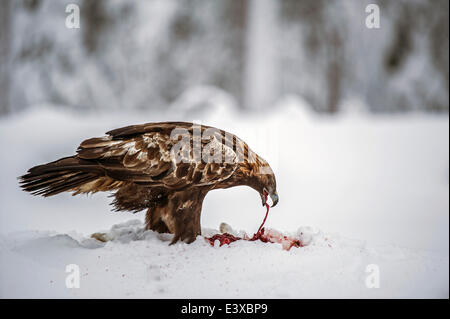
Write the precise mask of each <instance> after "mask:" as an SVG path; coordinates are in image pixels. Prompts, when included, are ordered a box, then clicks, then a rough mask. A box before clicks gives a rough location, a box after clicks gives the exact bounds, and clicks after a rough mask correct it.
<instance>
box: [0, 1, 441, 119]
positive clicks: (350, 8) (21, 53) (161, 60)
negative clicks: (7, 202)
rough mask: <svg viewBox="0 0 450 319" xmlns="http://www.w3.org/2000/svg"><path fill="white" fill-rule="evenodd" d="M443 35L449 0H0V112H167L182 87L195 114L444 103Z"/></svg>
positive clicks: (432, 107) (436, 107) (395, 108)
mask: <svg viewBox="0 0 450 319" xmlns="http://www.w3.org/2000/svg"><path fill="white" fill-rule="evenodd" d="M69 3H75V4H78V5H79V7H80V9H81V19H80V24H81V28H80V29H69V28H66V26H65V20H66V17H67V15H68V13H66V12H65V8H66V6H67V5H68V4H69ZM369 3H376V4H378V5H379V7H380V10H381V12H380V14H381V15H380V17H381V20H380V25H381V27H380V28H379V29H368V28H367V27H366V25H365V20H366V17H367V15H368V13H366V12H365V8H366V6H367V4H369ZM448 35H449V1H448V0H433V1H427V0H414V1H411V0H395V1H393V0H391V1H388V0H372V1H361V0H339V1H328V0H302V1H301V0H282V1H276V0H231V1H208V0H190V1H171V0H153V1H138V0H128V1H125V0H77V1H70V2H69V1H55V0H2V1H1V2H0V44H1V47H0V116H4V115H6V114H9V113H15V112H17V111H20V110H23V109H26V108H29V107H30V106H38V105H41V104H52V105H57V106H58V107H61V108H68V109H77V110H81V111H85V110H139V109H141V110H142V109H150V108H155V109H156V108H159V109H165V108H168V107H169V106H170V105H173V104H174V103H177V101H179V100H180V99H183V98H186V96H189V92H193V91H195V92H201V94H200V97H199V99H198V100H196V103H198V105H197V106H195V107H199V108H204V107H208V102H207V101H208V96H209V95H211V94H212V95H214V94H222V95H224V94H225V96H227V97H228V98H230V99H232V100H233V101H234V104H235V105H236V107H237V108H240V109H243V110H245V109H249V110H251V109H258V110H262V109H264V108H267V107H271V106H273V105H274V103H276V101H277V100H279V99H280V98H281V97H283V96H287V95H297V96H301V97H302V98H303V99H304V100H306V101H307V102H309V104H310V105H311V106H312V108H313V109H314V110H316V111H318V112H330V113H334V112H339V111H340V110H342V109H345V108H346V107H347V106H348V105H353V106H355V105H361V106H362V107H364V108H366V109H369V110H370V111H372V112H403V111H411V110H420V111H448V108H449V36H448ZM186 94H187V95H186ZM194 95H195V94H194Z"/></svg>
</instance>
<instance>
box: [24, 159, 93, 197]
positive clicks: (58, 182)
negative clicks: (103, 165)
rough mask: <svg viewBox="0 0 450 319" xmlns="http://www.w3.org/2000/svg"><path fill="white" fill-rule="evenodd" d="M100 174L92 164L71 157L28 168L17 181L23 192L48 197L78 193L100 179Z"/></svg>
mask: <svg viewBox="0 0 450 319" xmlns="http://www.w3.org/2000/svg"><path fill="white" fill-rule="evenodd" d="M100 173H101V172H100V171H99V169H98V167H97V168H96V167H95V166H94V165H92V163H89V162H87V161H83V160H80V159H78V158H76V157H74V156H72V157H65V158H62V159H59V160H57V161H54V162H50V163H47V164H44V165H39V166H35V167H33V168H30V169H29V170H28V173H27V174H25V175H23V176H20V177H19V180H20V184H21V185H20V186H21V188H22V189H23V190H24V191H27V192H30V193H31V194H33V195H42V196H44V197H48V196H53V195H56V194H59V193H61V192H65V191H76V192H79V188H80V187H82V186H83V185H84V184H86V183H89V182H92V181H94V180H96V179H98V178H99V177H101V175H100Z"/></svg>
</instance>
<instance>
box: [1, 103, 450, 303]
mask: <svg viewBox="0 0 450 319" xmlns="http://www.w3.org/2000/svg"><path fill="white" fill-rule="evenodd" d="M227 104H228V101H226V99H225V98H224V101H222V103H218V105H217V106H216V107H212V108H210V109H209V111H207V112H204V111H198V112H196V110H195V109H192V110H188V111H186V110H184V109H182V108H177V105H174V106H173V108H172V109H170V110H168V111H167V112H165V113H161V114H154V113H153V112H151V111H148V112H146V113H145V112H142V113H131V114H127V113H125V112H124V113H114V114H111V115H105V114H103V113H100V114H96V115H90V116H88V117H87V116H81V115H78V114H74V113H67V112H62V111H56V110H55V109H52V108H50V107H48V108H39V109H37V108H36V109H31V110H29V111H27V112H25V113H21V114H17V115H14V116H10V117H8V118H1V119H0V148H1V150H2V165H1V168H0V170H1V171H0V173H1V177H2V179H1V184H0V297H3V298H5V297H32V298H42V297H62V298H79V297H94V298H101V297H107V298H108V297H130V298H131V297H138V298H200V297H202V298H212V297H231V298H314V297H325V298H344V297H350V298H403V297H406V298H412V297H416V298H417V297H418V298H431V297H437V298H448V297H449V253H448V250H449V146H448V145H449V139H448V131H449V122H448V115H441V116H438V115H424V114H408V115H398V116H397V115H395V116H389V117H388V116H382V115H380V116H374V115H367V114H365V113H363V112H359V113H358V112H348V113H345V114H341V115H339V116H337V117H330V116H318V115H315V114H312V113H309V112H308V111H306V110H305V107H304V106H303V105H304V103H302V102H301V101H299V100H296V99H294V98H290V99H286V100H285V101H283V102H282V103H280V104H279V105H278V106H277V107H276V108H274V110H273V111H269V112H264V113H261V114H259V115H255V114H247V115H246V114H241V113H237V112H234V111H233V110H230V109H229V108H228V107H227V106H226V105H227ZM197 114H198V115H197ZM200 114H201V115H200ZM165 120H189V121H197V122H201V123H203V124H207V125H212V126H217V127H220V128H223V129H225V130H227V131H230V132H232V133H235V134H237V135H238V136H239V137H241V138H243V139H244V140H245V141H246V142H248V144H249V145H250V146H251V147H252V148H253V149H254V150H255V151H256V152H257V153H258V154H259V155H261V156H262V157H264V158H265V159H267V160H268V162H269V163H270V164H271V166H272V168H273V170H274V171H275V174H276V177H277V183H278V193H279V195H280V202H279V204H278V205H277V206H276V207H275V208H274V209H272V210H271V211H270V214H269V218H268V220H267V224H266V225H267V226H268V227H271V228H274V229H277V230H280V231H283V232H290V233H295V232H296V231H297V230H298V229H299V228H301V227H302V228H301V230H302V231H303V233H304V235H305V236H307V237H309V238H308V241H309V245H308V246H306V247H303V248H292V249H291V250H290V251H284V250H282V249H281V246H280V245H279V244H264V243H262V242H235V243H232V244H231V245H230V246H223V247H220V248H219V247H211V246H209V244H208V243H206V242H205V241H204V240H203V239H201V238H200V237H199V238H198V239H197V241H196V242H194V243H193V244H191V245H186V244H184V243H177V244H176V245H173V246H168V243H169V241H170V235H169V236H167V235H164V236H162V235H159V234H156V233H153V232H151V231H147V232H143V230H142V221H143V219H144V212H141V213H138V214H136V215H132V214H130V213H125V212H123V213H113V212H110V206H108V204H109V202H110V199H109V198H108V197H107V194H96V195H92V196H77V197H72V196H71V195H70V194H61V195H58V196H56V197H52V198H47V199H45V198H40V197H33V196H30V195H29V194H27V193H24V192H22V191H21V190H20V189H19V187H18V183H17V180H16V177H17V176H19V175H22V174H23V173H25V172H26V170H27V169H28V168H30V167H32V166H34V165H37V164H41V163H45V162H48V161H53V160H55V159H57V158H60V157H63V156H68V155H72V154H74V152H75V150H76V148H77V146H78V144H79V143H80V142H81V141H82V140H83V139H86V138H89V137H92V136H101V135H103V133H104V132H106V131H107V130H109V129H112V128H116V127H120V126H125V125H129V124H136V123H143V122H152V121H165ZM264 212H265V211H264V208H262V207H261V203H260V199H259V195H258V194H257V193H256V192H255V191H253V190H252V189H250V188H245V187H238V188H233V189H229V190H219V191H214V192H211V193H210V194H208V196H207V197H206V199H205V203H204V206H203V213H202V227H204V228H205V229H206V228H207V229H217V228H218V226H219V224H220V223H221V222H227V223H228V224H230V225H232V226H233V227H234V228H236V229H242V230H245V231H246V232H247V233H250V234H252V233H253V232H255V231H256V230H257V228H258V226H259V224H260V223H261V221H262V218H263V217H264ZM113 225H115V226H113ZM108 230H109V232H110V234H111V235H112V236H113V237H114V238H115V239H114V240H113V241H111V242H108V243H106V244H102V243H100V242H97V241H95V240H93V239H89V236H90V234H91V233H94V232H99V231H108ZM69 264H76V265H78V266H79V268H80V276H81V279H80V288H78V289H77V288H74V289H68V288H66V284H65V281H66V276H67V275H68V273H66V266H67V265H69ZM370 265H372V266H370ZM373 265H375V267H376V269H378V270H379V288H368V287H367V286H366V279H367V277H368V276H370V275H374V273H373V272H371V271H373V269H374V268H373V267H374V266H373ZM366 270H367V271H369V272H366Z"/></svg>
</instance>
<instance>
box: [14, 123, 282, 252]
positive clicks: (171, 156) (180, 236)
mask: <svg viewBox="0 0 450 319" xmlns="http://www.w3.org/2000/svg"><path fill="white" fill-rule="evenodd" d="M106 134H107V136H104V137H95V138H91V139H87V140H85V141H83V142H82V143H81V144H80V146H79V147H78V149H77V155H74V156H70V157H64V158H61V159H59V160H57V161H54V162H51V163H47V164H44V165H39V166H35V167H33V168H31V169H29V170H28V173H27V174H26V175H23V176H21V177H20V183H21V187H22V188H23V189H24V190H25V191H28V192H31V193H32V194H33V195H42V196H45V197H47V196H52V195H56V194H58V193H61V192H64V191H70V192H73V195H77V194H81V193H96V192H99V191H115V193H114V194H113V196H114V200H113V202H112V204H113V205H114V207H115V210H117V211H122V210H127V211H132V212H137V211H140V210H143V209H147V214H146V229H151V230H154V231H158V232H168V233H172V234H174V237H173V239H172V242H171V243H172V244H173V243H176V242H177V241H178V240H182V241H185V242H187V243H191V242H193V241H194V240H195V239H196V237H197V235H200V234H201V228H200V214H201V210H202V203H203V199H204V198H205V196H206V194H207V193H208V192H209V191H210V190H213V189H220V188H228V187H233V186H239V185H246V186H250V187H251V188H253V189H255V190H256V191H257V192H258V193H259V194H260V196H261V200H262V202H263V205H265V202H266V198H267V195H268V196H270V197H271V200H272V206H275V205H276V204H277V202H278V194H277V191H276V181H275V175H274V173H273V171H272V169H271V168H270V166H269V164H268V163H267V162H266V161H265V160H264V159H262V158H261V157H259V156H258V155H257V154H256V153H254V152H253V151H252V150H251V149H250V148H249V147H248V145H247V144H246V143H245V142H243V141H242V140H241V139H239V138H238V137H237V136H235V135H233V134H231V133H228V132H225V131H223V130H220V129H217V128H214V127H210V126H204V125H197V124H193V123H187V122H162V123H147V124H142V125H131V126H127V127H123V128H119V129H115V130H112V131H109V132H107V133H106Z"/></svg>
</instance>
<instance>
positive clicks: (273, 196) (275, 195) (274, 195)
mask: <svg viewBox="0 0 450 319" xmlns="http://www.w3.org/2000/svg"><path fill="white" fill-rule="evenodd" d="M269 196H270V199H271V200H272V207H275V205H276V204H278V193H277V192H276V191H275V192H273V193H272V194H270V195H269Z"/></svg>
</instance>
